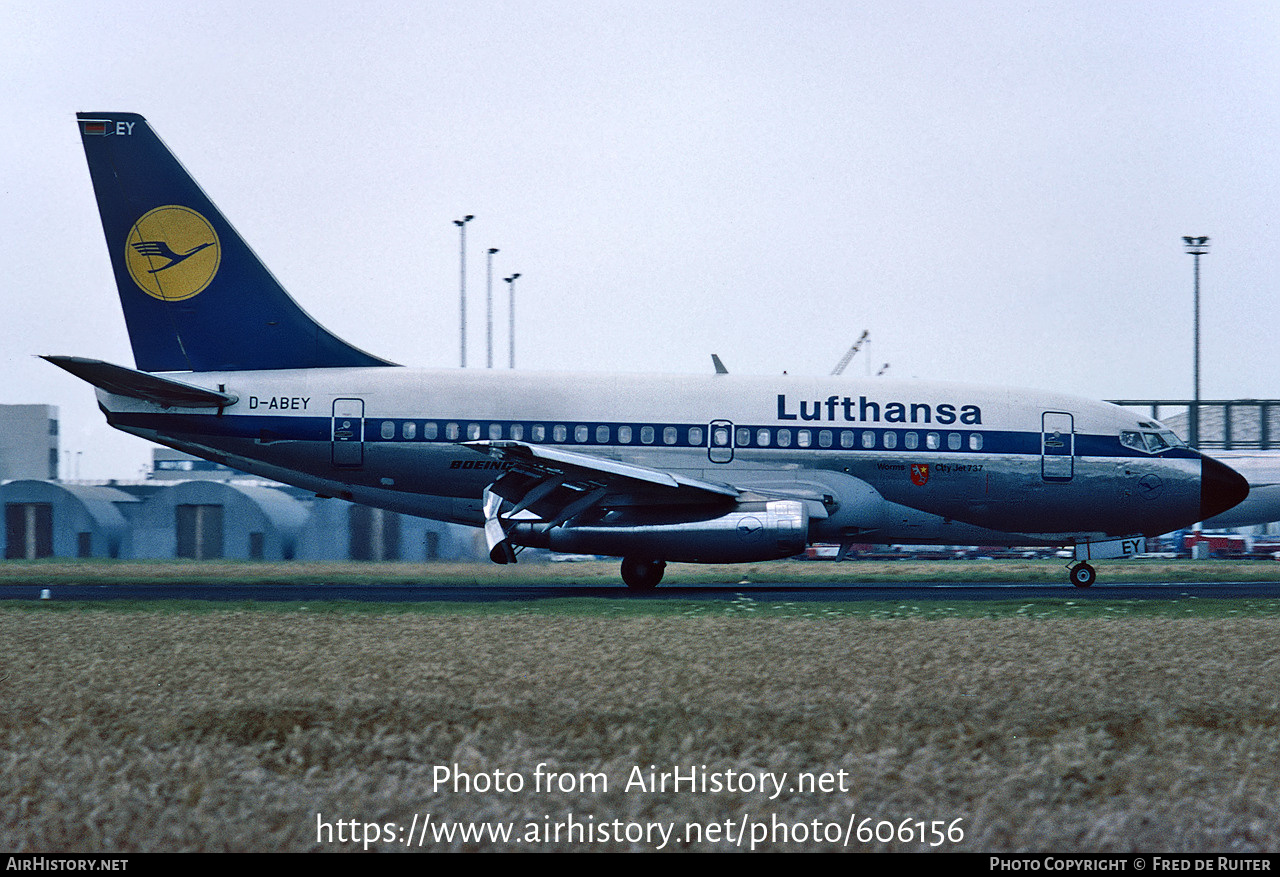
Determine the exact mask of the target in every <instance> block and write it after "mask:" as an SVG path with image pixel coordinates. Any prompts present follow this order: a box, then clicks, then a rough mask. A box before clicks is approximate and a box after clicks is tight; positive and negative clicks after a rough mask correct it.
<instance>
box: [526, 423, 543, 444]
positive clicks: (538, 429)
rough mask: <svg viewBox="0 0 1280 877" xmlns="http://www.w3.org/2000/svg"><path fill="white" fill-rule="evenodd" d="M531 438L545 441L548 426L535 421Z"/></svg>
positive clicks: (530, 432) (536, 440) (530, 433)
mask: <svg viewBox="0 0 1280 877" xmlns="http://www.w3.org/2000/svg"><path fill="white" fill-rule="evenodd" d="M529 439H530V440H531V441H535V442H545V441H546V440H547V428H546V427H545V426H543V425H542V424H541V423H535V424H534V425H533V427H532V428H531V429H530V430H529Z"/></svg>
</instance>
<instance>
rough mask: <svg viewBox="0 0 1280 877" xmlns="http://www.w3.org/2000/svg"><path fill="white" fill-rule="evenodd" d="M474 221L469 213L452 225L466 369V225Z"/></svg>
mask: <svg viewBox="0 0 1280 877" xmlns="http://www.w3.org/2000/svg"><path fill="white" fill-rule="evenodd" d="M473 219H475V217H474V216H472V215H471V214H470V213H468V214H467V215H466V216H464V217H462V218H461V219H455V220H454V221H453V224H454V225H456V226H457V227H458V231H459V233H460V234H459V238H460V239H461V240H460V242H459V250H458V275H459V279H458V311H459V313H460V316H459V318H458V326H459V331H460V332H461V335H462V356H461V360H462V367H463V368H466V367H467V223H468V222H470V221H471V220H473Z"/></svg>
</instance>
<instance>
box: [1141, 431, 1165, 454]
mask: <svg viewBox="0 0 1280 877" xmlns="http://www.w3.org/2000/svg"><path fill="white" fill-rule="evenodd" d="M1142 437H1143V438H1144V439H1146V442H1147V450H1148V451H1150V452H1151V453H1153V454H1158V453H1160V452H1161V451H1167V450H1168V449H1169V443H1168V442H1167V441H1165V440H1164V439H1162V438H1161V437H1160V433H1158V432H1144V433H1143V434H1142Z"/></svg>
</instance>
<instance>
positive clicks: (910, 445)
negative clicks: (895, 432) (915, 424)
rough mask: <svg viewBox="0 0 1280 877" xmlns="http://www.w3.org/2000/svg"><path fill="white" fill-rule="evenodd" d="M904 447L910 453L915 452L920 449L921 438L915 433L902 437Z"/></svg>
mask: <svg viewBox="0 0 1280 877" xmlns="http://www.w3.org/2000/svg"><path fill="white" fill-rule="evenodd" d="M902 446H903V447H904V448H906V449H907V450H908V451H914V450H915V449H916V448H918V447H920V436H919V435H918V434H917V433H914V432H909V433H907V434H906V435H904V436H903V437H902Z"/></svg>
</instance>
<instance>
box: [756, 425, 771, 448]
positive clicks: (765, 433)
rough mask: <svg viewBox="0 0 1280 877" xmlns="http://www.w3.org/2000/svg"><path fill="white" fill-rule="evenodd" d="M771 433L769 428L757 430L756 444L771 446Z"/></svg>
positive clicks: (764, 446) (765, 446)
mask: <svg viewBox="0 0 1280 877" xmlns="http://www.w3.org/2000/svg"><path fill="white" fill-rule="evenodd" d="M769 435H770V434H769V430H767V429H758V430H756V444H757V445H759V446H760V447H762V448H767V447H769Z"/></svg>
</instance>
